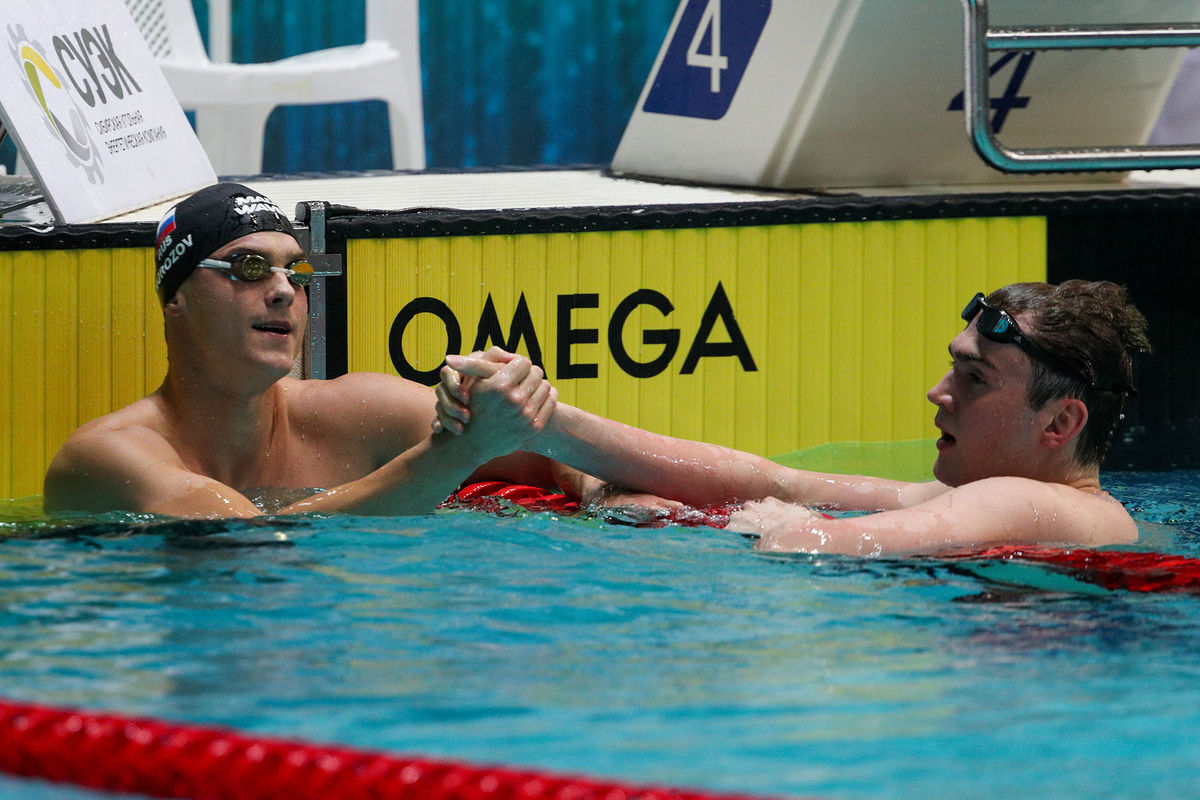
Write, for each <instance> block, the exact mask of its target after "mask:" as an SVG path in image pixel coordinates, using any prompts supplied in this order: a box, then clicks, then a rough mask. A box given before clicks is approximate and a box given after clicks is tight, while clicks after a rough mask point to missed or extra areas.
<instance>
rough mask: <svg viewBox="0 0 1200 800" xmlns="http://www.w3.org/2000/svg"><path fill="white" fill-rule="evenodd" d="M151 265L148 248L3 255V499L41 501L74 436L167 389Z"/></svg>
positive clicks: (0, 480)
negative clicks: (53, 465)
mask: <svg viewBox="0 0 1200 800" xmlns="http://www.w3.org/2000/svg"><path fill="white" fill-rule="evenodd" d="M152 264H153V252H152V251H151V250H150V249H149V248H145V249H142V248H130V249H115V250H61V251H60V250H34V251H25V252H6V253H0V318H2V319H3V322H0V336H2V339H3V341H0V377H2V378H3V379H4V384H5V385H4V386H3V387H0V413H2V414H3V418H0V447H2V448H3V450H2V451H0V452H3V458H0V493H3V494H4V495H5V496H8V497H24V496H29V495H36V494H40V493H41V491H42V476H43V475H44V474H45V471H46V466H47V464H48V463H49V460H50V458H52V457H53V455H54V453H55V452H57V451H58V448H59V447H60V446H62V443H63V442H64V441H65V440H66V438H67V436H69V435H70V433H71V432H72V431H74V430H75V428H77V427H78V426H79V425H81V424H83V423H84V422H87V421H88V420H90V419H93V418H95V417H98V416H100V415H102V414H107V413H109V412H111V411H115V410H116V409H118V408H121V407H123V406H125V405H127V404H128V403H131V402H133V401H134V400H136V399H138V398H139V397H142V396H144V395H145V394H147V393H148V392H150V391H153V390H154V388H155V387H157V386H158V384H159V382H161V380H162V376H163V375H164V374H165V372H166V352H165V351H166V348H165V345H164V344H163V339H162V312H161V311H160V308H159V305H158V300H157V298H156V297H155V295H154V289H153V285H152V283H153V282H152V280H151V276H152V275H153V267H152Z"/></svg>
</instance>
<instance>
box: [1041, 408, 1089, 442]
mask: <svg viewBox="0 0 1200 800" xmlns="http://www.w3.org/2000/svg"><path fill="white" fill-rule="evenodd" d="M1047 405H1049V406H1052V408H1053V410H1054V416H1053V417H1051V418H1050V421H1049V423H1047V425H1046V428H1045V429H1044V430H1043V431H1042V436H1041V442H1042V444H1044V445H1045V446H1046V447H1050V448H1057V447H1062V446H1063V445H1066V444H1070V443H1071V442H1072V441H1073V440H1074V439H1075V437H1076V436H1078V435H1079V434H1080V433H1081V432H1082V431H1083V426H1084V425H1087V421H1088V410H1087V405H1086V404H1085V403H1084V402H1083V401H1082V400H1080V399H1079V398H1077V397H1060V398H1058V399H1057V400H1051V401H1050V402H1049V403H1048V404H1047Z"/></svg>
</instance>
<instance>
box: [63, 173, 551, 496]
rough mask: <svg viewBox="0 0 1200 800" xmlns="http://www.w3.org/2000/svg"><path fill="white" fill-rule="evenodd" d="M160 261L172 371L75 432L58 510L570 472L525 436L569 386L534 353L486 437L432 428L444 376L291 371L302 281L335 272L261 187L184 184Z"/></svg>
mask: <svg viewBox="0 0 1200 800" xmlns="http://www.w3.org/2000/svg"><path fill="white" fill-rule="evenodd" d="M154 264H155V288H156V290H157V292H158V296H159V299H160V300H161V302H162V309H163V323H164V329H165V333H166V341H167V374H166V376H165V378H164V379H163V383H162V385H161V386H160V387H159V388H158V389H157V390H156V391H155V392H153V393H152V394H150V395H149V396H147V397H144V398H142V399H141V400H138V401H137V402H135V403H132V404H131V405H129V406H126V407H125V408H123V409H121V410H119V411H115V412H113V413H111V414H107V415H105V416H103V417H100V418H98V419H95V420H92V421H91V422H88V423H85V424H84V425H82V426H81V427H80V428H79V429H78V430H77V431H75V433H73V434H72V435H71V436H70V437H69V438H68V440H67V442H66V443H65V444H64V445H63V447H62V448H61V449H60V450H59V452H58V454H57V455H56V456H55V457H54V459H53V461H52V462H51V464H50V468H49V469H48V471H47V473H46V480H45V491H44V498H45V500H44V502H45V507H46V509H47V511H50V512H54V511H63V510H71V511H87V512H97V513H100V512H105V511H112V510H122V511H134V512H143V513H157V514H169V515H172V516H181V517H248V516H255V515H258V514H260V513H262V510H261V509H260V508H258V507H256V506H255V504H254V503H253V502H252V501H251V499H250V497H251V496H258V493H259V492H260V491H261V490H263V489H264V488H270V489H274V490H279V491H278V493H277V494H279V495H282V494H286V493H288V492H291V491H292V490H304V489H312V488H320V489H323V490H324V491H321V492H319V493H318V494H315V495H312V496H310V497H307V498H305V499H302V500H298V501H296V502H293V503H291V504H290V505H288V506H287V507H285V508H283V509H282V510H281V511H280V512H278V513H299V512H304V511H315V512H321V513H329V512H339V511H341V512H352V513H356V514H415V513H425V512H428V511H432V510H433V509H434V508H435V507H436V506H437V505H438V504H439V503H440V502H441V501H443V500H445V498H446V497H447V496H449V495H450V494H451V493H452V492H453V491H454V490H455V489H456V488H458V486H459V485H460V484H461V483H462V482H463V481H465V480H468V479H475V480H498V479H503V480H508V481H511V482H516V483H530V484H535V485H540V486H544V487H546V488H553V487H554V486H555V485H556V483H555V481H556V479H555V478H554V477H553V475H556V474H567V473H566V468H565V467H562V466H561V465H552V464H551V463H550V462H549V459H546V458H543V457H540V456H536V455H533V454H524V455H521V454H514V451H519V450H521V445H522V444H523V443H524V441H525V439H527V438H528V437H529V436H530V435H531V434H532V433H533V432H534V431H535V430H537V429H539V428H540V427H541V426H542V425H544V424H545V421H546V419H547V418H548V416H549V414H550V413H551V411H552V410H553V408H554V404H555V402H556V394H555V392H554V390H553V388H552V387H551V386H550V385H549V383H547V382H546V380H545V377H544V375H543V374H542V371H541V369H540V368H538V367H535V366H533V365H532V364H531V363H530V362H529V359H526V358H514V359H512V360H511V361H509V363H508V364H507V365H506V366H505V368H504V370H502V373H503V374H501V375H498V376H497V378H498V379H497V380H495V381H486V382H481V384H482V385H483V389H484V408H485V414H486V416H488V417H490V421H489V422H488V424H485V425H483V426H481V427H480V429H479V431H478V434H479V435H478V436H475V437H473V439H472V440H471V441H469V442H459V441H457V440H459V439H461V438H462V437H451V436H437V435H434V434H432V433H431V432H430V430H429V425H430V421H431V420H432V419H434V417H435V412H434V406H435V403H436V399H435V397H434V394H433V391H432V390H431V389H430V388H429V387H427V386H422V385H420V384H416V383H413V382H412V381H407V380H405V379H403V378H401V377H399V376H396V375H385V374H381V373H365V372H360V373H350V374H348V375H343V376H341V377H339V378H336V379H333V380H298V379H295V378H292V377H289V373H290V372H291V371H292V368H293V367H294V365H295V361H296V357H297V355H298V354H299V353H300V351H301V348H302V345H303V338H304V333H305V328H306V326H307V321H308V297H307V295H306V293H305V292H304V291H303V287H304V286H307V285H308V283H309V282H310V281H311V279H312V277H313V276H314V275H316V274H321V273H315V272H314V270H313V268H312V265H311V264H310V263H309V262H308V260H307V258H306V257H305V253H304V250H303V249H302V247H301V244H300V242H299V240H298V238H297V237H296V232H295V230H294V229H293V227H292V223H291V222H290V221H289V220H288V218H287V217H286V216H285V215H284V214H283V213H282V212H281V211H280V209H279V207H278V206H277V205H276V204H275V203H273V202H271V200H269V199H268V198H267V197H265V196H263V195H262V194H261V193H259V192H256V191H254V190H253V189H251V188H249V187H247V186H244V185H241V184H237V183H220V184H216V185H214V186H209V187H206V188H204V189H201V190H200V191H198V192H196V193H195V194H193V195H191V196H190V197H188V198H186V199H183V200H181V201H180V202H179V203H178V204H176V205H175V206H174V207H172V208H171V209H170V210H169V211H168V212H167V213H166V214H165V215H164V216H163V218H162V221H161V223H160V224H159V226H158V230H157V233H156V236H155V242H154ZM510 454H511V455H510ZM501 456H504V457H505V458H504V459H503V462H502V463H498V462H497V463H492V462H493V460H494V459H498V458H499V457H501ZM556 470H558V472H556Z"/></svg>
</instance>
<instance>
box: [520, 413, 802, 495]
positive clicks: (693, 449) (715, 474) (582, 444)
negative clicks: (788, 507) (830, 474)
mask: <svg viewBox="0 0 1200 800" xmlns="http://www.w3.org/2000/svg"><path fill="white" fill-rule="evenodd" d="M528 446H529V447H530V449H533V450H535V451H536V452H539V453H542V454H543V455H546V456H549V457H550V458H553V459H555V460H556V461H561V462H563V463H565V464H567V465H569V466H571V467H574V468H575V469H578V470H582V471H583V472H586V473H588V474H590V475H595V476H596V477H598V478H600V479H602V480H605V481H608V482H609V483H615V484H618V485H621V486H625V487H627V488H630V489H636V490H638V491H641V492H647V493H650V494H655V495H658V496H660V497H664V498H667V499H670V500H678V501H680V502H683V503H688V504H690V505H697V506H703V505H713V504H719V503H735V502H741V501H743V500H749V499H755V498H759V497H767V496H786V495H787V494H788V493H790V490H789V488H788V486H787V484H788V483H789V478H788V473H790V472H792V471H791V470H787V469H786V468H784V467H782V466H780V465H779V464H776V463H775V462H773V461H770V460H769V459H765V458H761V457H759V456H755V455H751V454H749V453H743V452H740V451H737V450H732V449H730V448H726V447H721V446H719V445H713V444H706V443H703V442H694V441H689V440H686V439H676V438H674V437H671V436H664V435H661V434H656V433H650V432H649V431H644V430H641V429H639V428H634V427H632V426H629V425H624V424H622V423H619V422H615V421H613V420H610V419H605V418H604V417H600V416H597V415H595V414H591V413H588V412H586V411H582V410H580V409H578V408H574V407H572V406H568V405H566V404H565V403H559V404H558V407H557V408H556V409H555V412H554V415H553V416H552V417H551V419H550V422H549V423H548V424H547V425H546V428H545V430H543V431H542V432H541V433H539V434H538V435H537V436H535V437H534V438H532V439H531V440H530V441H529V443H528Z"/></svg>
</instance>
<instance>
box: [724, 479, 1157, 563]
mask: <svg viewBox="0 0 1200 800" xmlns="http://www.w3.org/2000/svg"><path fill="white" fill-rule="evenodd" d="M727 527H728V528H729V529H730V530H734V531H740V532H743V533H757V534H760V535H761V538H760V539H759V541H758V544H757V545H756V549H758V550H764V551H768V552H799V553H841V554H845V555H853V556H879V555H906V554H913V553H923V554H925V553H937V552H946V551H955V550H959V551H962V550H971V549H977V548H980V547H986V546H990V545H997V544H1017V545H1020V544H1043V545H1066V544H1075V545H1088V546H1099V545H1105V544H1121V543H1127V542H1132V541H1135V540H1136V539H1137V535H1138V532H1137V525H1136V523H1134V522H1133V520H1132V519H1131V518H1130V517H1129V514H1128V513H1126V512H1125V509H1124V508H1123V507H1122V506H1121V505H1120V503H1118V502H1116V501H1115V500H1113V499H1112V498H1109V497H1107V496H1085V495H1084V494H1083V493H1081V492H1080V491H1079V490H1077V489H1074V488H1072V487H1069V486H1065V485H1060V484H1051V483H1044V482H1042V481H1035V480H1030V479H1027V478H986V479H984V480H980V481H975V482H973V483H969V484H966V485H964V486H960V487H958V488H955V489H950V490H948V491H946V492H943V493H942V494H940V495H938V496H936V497H933V498H931V499H929V500H927V501H926V502H924V503H920V504H917V505H915V506H913V507H911V508H904V509H899V510H894V511H885V512H882V513H879V514H870V515H867V516H861V517H843V518H838V519H827V518H825V517H822V516H820V515H817V514H813V513H812V512H807V513H800V512H798V511H797V509H796V507H795V506H791V505H787V504H783V503H777V502H773V501H767V502H763V503H749V504H747V506H746V508H745V509H743V510H742V511H739V512H737V513H735V514H734V515H733V516H732V517H731V518H730V521H729V525H728V526H727Z"/></svg>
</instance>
